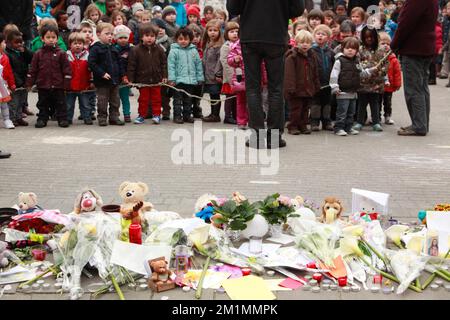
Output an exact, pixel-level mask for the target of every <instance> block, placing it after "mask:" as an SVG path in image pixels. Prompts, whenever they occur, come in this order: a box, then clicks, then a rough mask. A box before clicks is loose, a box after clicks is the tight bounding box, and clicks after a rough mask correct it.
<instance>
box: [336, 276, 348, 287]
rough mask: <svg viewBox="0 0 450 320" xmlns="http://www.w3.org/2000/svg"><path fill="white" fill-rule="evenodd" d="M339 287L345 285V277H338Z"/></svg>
mask: <svg viewBox="0 0 450 320" xmlns="http://www.w3.org/2000/svg"><path fill="white" fill-rule="evenodd" d="M338 284H339V287H345V286H346V285H347V277H341V278H338Z"/></svg>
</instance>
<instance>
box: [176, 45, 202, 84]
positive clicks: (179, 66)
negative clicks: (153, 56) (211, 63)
mask: <svg viewBox="0 0 450 320" xmlns="http://www.w3.org/2000/svg"><path fill="white" fill-rule="evenodd" d="M167 61H168V62H167V65H168V71H169V72H168V74H169V79H168V80H169V81H173V82H175V83H176V84H179V83H184V84H191V85H197V84H199V82H204V81H205V78H204V76H203V66H202V60H201V59H200V56H199V54H198V51H197V47H196V46H195V45H193V44H192V43H191V44H190V45H189V46H187V47H186V48H182V47H180V45H179V44H178V43H173V44H172V45H171V46H170V53H169V57H168V58H167Z"/></svg>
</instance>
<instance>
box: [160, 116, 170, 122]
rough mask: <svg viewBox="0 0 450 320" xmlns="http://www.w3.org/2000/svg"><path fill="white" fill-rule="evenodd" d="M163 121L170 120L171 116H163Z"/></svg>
mask: <svg viewBox="0 0 450 320" xmlns="http://www.w3.org/2000/svg"><path fill="white" fill-rule="evenodd" d="M162 119H163V120H164V121H166V120H170V116H162Z"/></svg>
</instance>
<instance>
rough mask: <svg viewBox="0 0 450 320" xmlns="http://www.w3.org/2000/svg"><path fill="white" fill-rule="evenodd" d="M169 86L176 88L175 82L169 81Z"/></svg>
mask: <svg viewBox="0 0 450 320" xmlns="http://www.w3.org/2000/svg"><path fill="white" fill-rule="evenodd" d="M167 84H168V85H169V86H172V87H175V82H174V81H168V82H167Z"/></svg>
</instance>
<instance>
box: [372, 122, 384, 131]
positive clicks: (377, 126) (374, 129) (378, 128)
mask: <svg viewBox="0 0 450 320" xmlns="http://www.w3.org/2000/svg"><path fill="white" fill-rule="evenodd" d="M372 129H373V131H377V132H381V131H383V128H382V127H381V124H379V123H377V124H374V125H373V127H372Z"/></svg>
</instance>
